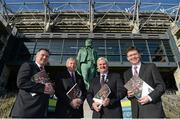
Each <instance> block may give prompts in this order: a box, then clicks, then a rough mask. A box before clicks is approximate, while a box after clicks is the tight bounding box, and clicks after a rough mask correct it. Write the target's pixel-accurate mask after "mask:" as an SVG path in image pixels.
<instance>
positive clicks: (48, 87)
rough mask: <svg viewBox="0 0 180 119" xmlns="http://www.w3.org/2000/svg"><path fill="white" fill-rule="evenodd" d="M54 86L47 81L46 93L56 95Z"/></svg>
mask: <svg viewBox="0 0 180 119" xmlns="http://www.w3.org/2000/svg"><path fill="white" fill-rule="evenodd" d="M54 92H55V91H54V88H53V86H52V84H51V83H45V87H44V93H45V94H49V95H54Z"/></svg>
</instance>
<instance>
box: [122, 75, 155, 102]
mask: <svg viewBox="0 0 180 119" xmlns="http://www.w3.org/2000/svg"><path fill="white" fill-rule="evenodd" d="M124 87H125V88H126V89H127V90H129V91H133V92H134V96H135V97H136V98H137V99H139V98H141V97H142V96H146V95H148V94H149V93H151V92H152V91H153V90H154V89H153V88H152V87H151V86H150V85H148V84H147V83H146V82H145V81H143V80H142V79H141V78H140V77H137V76H133V77H132V78H131V79H130V80H129V81H128V82H127V83H126V84H125V85H124Z"/></svg>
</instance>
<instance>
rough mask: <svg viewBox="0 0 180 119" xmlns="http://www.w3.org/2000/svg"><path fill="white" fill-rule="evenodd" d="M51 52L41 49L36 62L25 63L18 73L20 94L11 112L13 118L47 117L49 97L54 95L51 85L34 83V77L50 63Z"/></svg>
mask: <svg viewBox="0 0 180 119" xmlns="http://www.w3.org/2000/svg"><path fill="white" fill-rule="evenodd" d="M48 57H49V50H47V49H44V48H42V49H39V51H38V52H37V54H36V58H35V62H31V63H29V62H28V63H24V64H23V65H22V66H21V67H20V69H19V72H18V76H17V86H18V88H19V92H18V95H17V98H16V101H15V104H14V106H13V108H12V111H11V117H13V118H29V117H36V118H37V117H46V114H47V108H48V99H49V95H51V94H53V93H54V89H53V86H52V84H51V83H48V82H47V83H42V82H43V81H42V82H41V83H38V82H36V81H33V80H32V78H33V75H35V74H37V73H38V72H40V70H41V69H40V68H42V69H43V68H44V66H45V64H46V63H47V62H48Z"/></svg>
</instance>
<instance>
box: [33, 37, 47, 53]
mask: <svg viewBox="0 0 180 119" xmlns="http://www.w3.org/2000/svg"><path fill="white" fill-rule="evenodd" d="M40 48H47V49H49V40H38V41H37V44H36V50H35V52H37V51H38V50H39V49H40Z"/></svg>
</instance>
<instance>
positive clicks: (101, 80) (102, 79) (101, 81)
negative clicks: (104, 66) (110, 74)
mask: <svg viewBox="0 0 180 119" xmlns="http://www.w3.org/2000/svg"><path fill="white" fill-rule="evenodd" d="M104 79H105V75H104V74H102V75H101V79H100V84H101V86H103V85H104V84H105V81H104Z"/></svg>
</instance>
